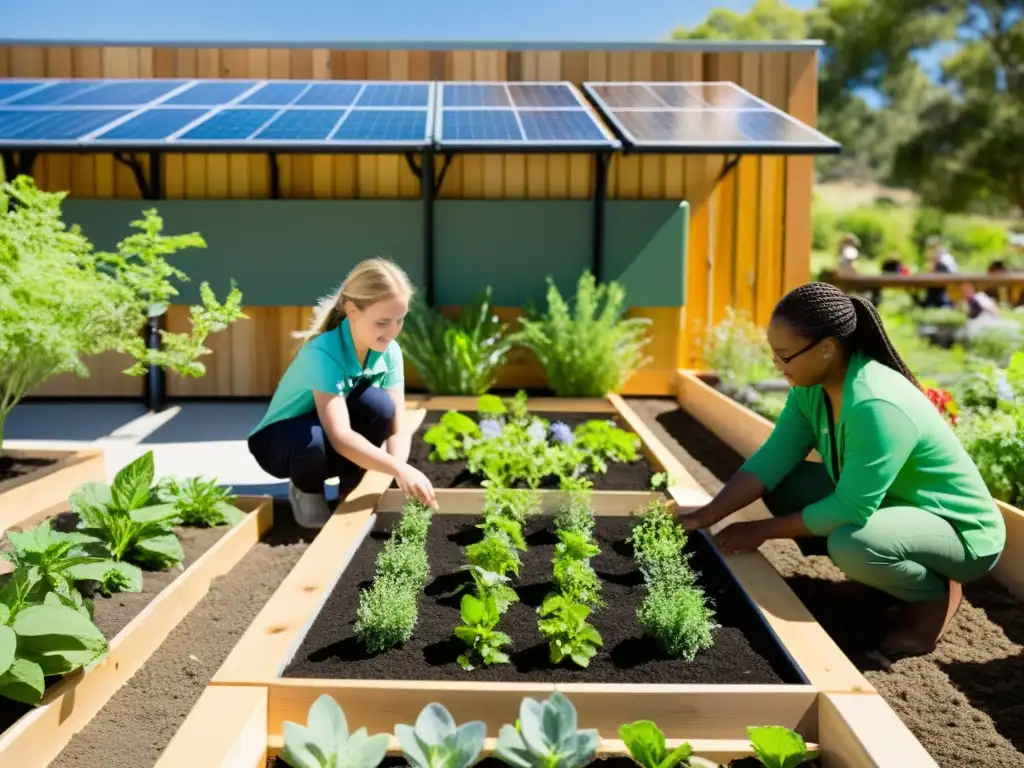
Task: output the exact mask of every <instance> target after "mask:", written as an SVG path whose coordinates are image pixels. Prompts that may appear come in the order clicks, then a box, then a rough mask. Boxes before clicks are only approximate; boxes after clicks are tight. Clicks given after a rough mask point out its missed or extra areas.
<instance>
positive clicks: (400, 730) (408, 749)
mask: <svg viewBox="0 0 1024 768" xmlns="http://www.w3.org/2000/svg"><path fill="white" fill-rule="evenodd" d="M395 738H397V739H398V743H399V744H400V745H401V747H402V752H404V753H405V756H406V757H407V758H409V762H410V763H412V765H413V766H414V767H415V768H426V766H427V750H426V748H425V746H424V745H423V743H422V742H420V740H419V739H417V738H416V731H415V730H414V729H413V727H412V726H411V725H405V724H404V723H400V724H398V725H396V726H395Z"/></svg>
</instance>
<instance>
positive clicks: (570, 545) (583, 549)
mask: <svg viewBox="0 0 1024 768" xmlns="http://www.w3.org/2000/svg"><path fill="white" fill-rule="evenodd" d="M556 534H557V536H558V544H556V545H555V556H554V561H553V564H552V576H553V579H552V580H553V583H554V586H555V589H557V590H558V592H559V593H560V594H561V595H563V596H564V597H565V598H566V599H567V600H568V601H569V602H572V603H583V604H585V605H589V606H591V607H592V608H593V607H597V606H599V605H600V604H601V597H600V595H601V580H600V579H599V578H598V577H597V573H596V572H595V571H594V568H593V566H591V564H590V561H591V559H592V558H593V557H594V556H595V555H597V554H598V553H599V552H600V551H601V550H600V548H599V547H598V546H597V545H596V544H594V543H593V541H592V540H591V539H590V537H589V536H587V535H586V534H582V533H576V532H575V531H564V530H557V531H556Z"/></svg>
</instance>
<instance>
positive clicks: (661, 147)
mask: <svg viewBox="0 0 1024 768" xmlns="http://www.w3.org/2000/svg"><path fill="white" fill-rule="evenodd" d="M583 89H584V91H585V92H586V93H587V94H588V96H589V97H590V98H591V100H592V101H593V102H594V103H595V104H596V105H597V107H598V108H599V109H600V110H601V112H602V113H604V115H605V117H606V118H607V119H608V121H609V122H610V123H611V124H612V125H614V126H615V127H616V129H617V131H618V133H619V134H620V135H621V136H622V138H623V139H624V140H625V141H626V143H627V144H628V145H629V146H630V148H631V149H633V150H635V151H648V152H667V151H676V152H688V153H696V152H706V153H716V154H720V153H724V154H743V153H757V154H769V153H774V154H789V155H797V154H827V153H833V152H838V151H839V149H840V145H839V144H838V143H837V142H835V141H833V140H832V139H830V138H828V137H827V136H825V135H824V134H822V133H820V132H819V131H816V130H815V129H813V128H811V127H810V126H808V125H806V124H805V123H803V122H801V121H800V120H797V119H796V118H795V117H792V116H791V115H788V114H786V113H785V112H783V111H782V110H781V109H778V108H777V107H775V106H773V105H771V104H769V103H768V102H766V101H764V100H763V99H760V98H758V97H757V96H754V95H753V94H751V93H749V92H748V91H746V90H744V89H743V88H740V87H739V86H738V85H736V84H735V83H730V82H721V83H704V82H701V83H696V82H694V83H584V84H583Z"/></svg>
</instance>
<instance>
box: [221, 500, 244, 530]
mask: <svg viewBox="0 0 1024 768" xmlns="http://www.w3.org/2000/svg"><path fill="white" fill-rule="evenodd" d="M215 509H216V510H217V511H218V512H219V513H220V515H221V517H223V518H224V522H225V523H227V524H228V525H238V524H239V523H240V522H242V521H243V520H245V518H246V514H245V512H243V511H242V510H240V509H239V508H238V507H236V506H235V505H234V504H229V503H228V502H226V501H218V502H217V504H216V506H215Z"/></svg>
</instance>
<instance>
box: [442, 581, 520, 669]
mask: <svg viewBox="0 0 1024 768" xmlns="http://www.w3.org/2000/svg"><path fill="white" fill-rule="evenodd" d="M460 613H461V616H462V625H461V626H458V627H456V628H455V636H456V637H457V638H459V639H460V640H461V641H462V642H464V643H465V644H466V645H468V646H469V649H468V650H467V651H466V652H465V653H463V654H462V655H460V656H459V658H458V662H459V666H460V667H462V668H463V669H465V670H472V669H474V668H475V667H476V666H477V664H478V663H480V664H483V665H484V666H490V665H491V664H507V663H508V660H509V659H508V654H507V653H505V652H504V651H502V650H501V648H502V646H505V645H509V644H510V643H511V642H512V638H510V637H509V636H508V635H506V634H505V633H504V632H501V631H499V630H497V629H495V627H496V626H497V625H498V622H499V621H500V620H501V611H500V610H499V609H498V601H497V599H496V597H495V596H494V595H493V594H488V595H482V596H480V597H477V596H475V595H463V596H462V603H461V604H460Z"/></svg>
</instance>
